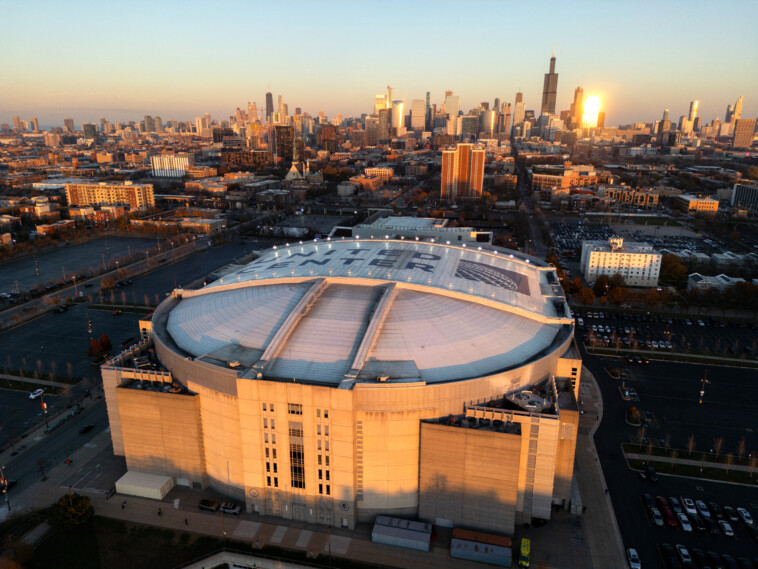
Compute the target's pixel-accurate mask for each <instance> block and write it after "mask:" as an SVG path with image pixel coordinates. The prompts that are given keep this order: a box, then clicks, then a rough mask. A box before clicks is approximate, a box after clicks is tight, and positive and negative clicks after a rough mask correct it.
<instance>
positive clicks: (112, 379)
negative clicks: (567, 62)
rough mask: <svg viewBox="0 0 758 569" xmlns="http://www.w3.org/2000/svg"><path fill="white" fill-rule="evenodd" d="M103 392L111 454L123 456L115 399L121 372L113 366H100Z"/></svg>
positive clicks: (119, 420)
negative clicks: (111, 443) (109, 429)
mask: <svg viewBox="0 0 758 569" xmlns="http://www.w3.org/2000/svg"><path fill="white" fill-rule="evenodd" d="M101 373H102V376H103V394H104V395H105V406H106V408H107V409H108V424H109V425H110V428H111V441H113V454H115V455H116V456H124V440H123V435H122V434H121V433H122V427H121V416H120V415H119V405H118V400H117V399H116V387H117V386H119V385H121V372H120V371H119V370H118V369H115V368H107V367H104V368H102V371H101Z"/></svg>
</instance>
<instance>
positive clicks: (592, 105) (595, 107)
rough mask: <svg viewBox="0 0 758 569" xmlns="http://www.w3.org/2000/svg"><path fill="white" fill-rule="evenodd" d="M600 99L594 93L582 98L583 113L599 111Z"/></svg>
mask: <svg viewBox="0 0 758 569" xmlns="http://www.w3.org/2000/svg"><path fill="white" fill-rule="evenodd" d="M601 104H602V101H601V100H600V97H598V96H596V95H590V96H589V97H587V98H586V99H585V100H584V114H586V115H596V114H598V113H599V112H600V105H601Z"/></svg>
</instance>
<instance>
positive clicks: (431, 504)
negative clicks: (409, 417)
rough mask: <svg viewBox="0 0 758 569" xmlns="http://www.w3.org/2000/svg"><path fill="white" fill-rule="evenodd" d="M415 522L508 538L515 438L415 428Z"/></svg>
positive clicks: (513, 509) (511, 524) (515, 464)
mask: <svg viewBox="0 0 758 569" xmlns="http://www.w3.org/2000/svg"><path fill="white" fill-rule="evenodd" d="M420 431H421V436H420V439H421V461H420V468H419V486H420V487H419V518H421V519H423V520H427V521H429V522H431V523H437V524H439V523H443V524H445V525H456V526H464V527H469V528H474V529H481V530H486V531H497V532H503V533H506V534H509V535H513V530H514V524H515V520H516V502H517V489H518V485H517V480H518V475H519V468H520V461H521V447H522V442H521V437H520V436H519V435H515V434H506V433H499V432H494V431H485V430H478V429H465V428H461V427H452V426H445V425H440V424H435V423H421V430H420Z"/></svg>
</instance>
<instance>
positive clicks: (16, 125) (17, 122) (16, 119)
mask: <svg viewBox="0 0 758 569" xmlns="http://www.w3.org/2000/svg"><path fill="white" fill-rule="evenodd" d="M13 128H15V129H16V130H23V126H22V125H21V117H18V116H15V117H13Z"/></svg>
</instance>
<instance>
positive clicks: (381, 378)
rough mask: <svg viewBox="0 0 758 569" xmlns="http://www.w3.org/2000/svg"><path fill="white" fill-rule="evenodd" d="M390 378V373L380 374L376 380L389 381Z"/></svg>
mask: <svg viewBox="0 0 758 569" xmlns="http://www.w3.org/2000/svg"><path fill="white" fill-rule="evenodd" d="M389 378H390V377H389V376H388V375H380V376H379V377H377V378H376V381H381V382H385V381H387V380H388V379H389Z"/></svg>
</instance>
